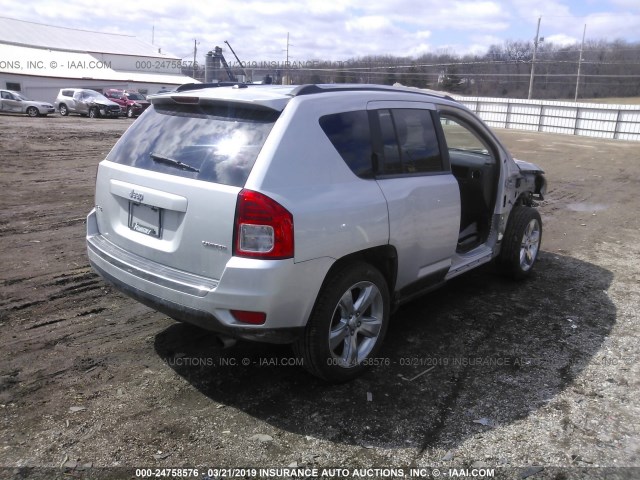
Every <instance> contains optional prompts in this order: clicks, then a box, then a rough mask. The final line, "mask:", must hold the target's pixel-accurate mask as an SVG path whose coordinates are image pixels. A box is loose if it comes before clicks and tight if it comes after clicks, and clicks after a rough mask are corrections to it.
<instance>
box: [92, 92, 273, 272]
mask: <svg viewBox="0 0 640 480" xmlns="http://www.w3.org/2000/svg"><path fill="white" fill-rule="evenodd" d="M153 103H154V105H153V106H152V107H150V108H149V109H147V110H146V111H145V113H144V114H143V115H142V116H141V117H140V118H138V120H136V121H135V122H134V123H133V124H132V126H131V127H130V128H129V129H128V130H127V132H126V133H125V134H124V135H123V136H122V138H121V139H120V140H119V141H118V143H117V144H116V145H115V146H114V148H113V149H112V150H111V152H110V153H109V155H108V156H107V158H106V160H105V161H103V162H101V164H100V167H99V169H98V176H97V181H96V206H97V208H96V215H97V220H98V229H99V231H100V234H101V235H102V236H103V238H104V239H105V240H107V241H109V242H111V243H112V244H114V245H116V246H118V247H120V248H122V249H124V250H125V251H127V252H129V253H132V254H134V255H138V256H140V257H143V258H144V259H147V260H150V261H152V262H155V263H157V264H159V265H161V266H166V267H171V268H174V269H178V270H181V271H185V272H189V273H193V274H196V275H201V276H205V277H208V278H216V279H219V278H220V277H221V275H222V272H223V270H224V267H225V265H226V263H227V261H228V260H229V258H230V257H231V255H232V243H233V233H234V232H233V224H234V216H235V207H236V201H237V196H238V192H239V191H240V190H241V189H242V187H243V186H244V184H245V182H246V180H247V177H248V175H249V173H250V172H251V169H252V167H253V165H254V163H255V161H256V158H257V156H258V154H259V152H260V149H261V148H262V146H263V144H264V142H265V140H266V138H267V136H268V135H269V133H270V131H271V129H272V127H273V125H274V123H275V121H276V120H277V118H278V116H279V113H280V112H279V111H278V110H275V109H272V108H267V107H265V106H264V105H259V104H252V103H238V102H232V101H228V100H225V101H214V100H202V99H199V98H198V97H194V96H190V97H185V96H180V95H178V96H173V97H165V98H159V99H154V101H153Z"/></svg>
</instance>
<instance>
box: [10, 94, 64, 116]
mask: <svg viewBox="0 0 640 480" xmlns="http://www.w3.org/2000/svg"><path fill="white" fill-rule="evenodd" d="M55 111H56V110H55V108H54V107H53V105H51V104H50V103H47V102H42V101H40V100H29V99H28V98H27V97H25V96H24V95H23V94H22V93H20V92H14V91H13V90H0V112H13V113H26V114H27V115H29V116H30V117H39V116H41V115H42V116H46V115H47V114H49V113H54V112H55Z"/></svg>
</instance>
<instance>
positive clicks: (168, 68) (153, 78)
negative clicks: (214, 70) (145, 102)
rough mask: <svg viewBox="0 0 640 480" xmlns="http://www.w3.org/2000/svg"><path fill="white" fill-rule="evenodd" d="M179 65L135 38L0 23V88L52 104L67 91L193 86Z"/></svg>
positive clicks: (146, 90)
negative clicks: (75, 89)
mask: <svg viewBox="0 0 640 480" xmlns="http://www.w3.org/2000/svg"><path fill="white" fill-rule="evenodd" d="M182 63H183V62H182V60H181V59H180V58H178V57H176V56H175V55H171V54H168V53H166V52H162V51H161V49H160V48H158V47H156V46H154V45H151V44H149V43H146V42H143V41H142V40H139V39H138V38H136V37H133V36H129V35H119V34H113V33H101V32H91V31H87V30H76V29H72V28H64V27H57V26H53V25H43V24H39V23H32V22H25V21H22V20H15V19H11V18H6V17H0V88H6V89H9V90H17V91H20V92H22V93H24V94H25V95H26V96H27V97H30V98H34V99H38V100H44V101H48V102H51V103H53V101H54V100H55V98H56V96H57V94H58V91H59V90H60V89H61V88H65V87H69V88H71V87H76V88H90V89H93V90H98V91H102V90H104V89H106V88H127V89H135V90H138V91H140V92H141V93H145V94H151V93H156V92H157V91H158V90H161V89H162V88H174V87H175V86H176V85H182V84H184V83H194V82H197V81H196V80H194V79H193V78H191V77H187V76H185V75H183V74H182V73H181V67H182Z"/></svg>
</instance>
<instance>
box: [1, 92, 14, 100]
mask: <svg viewBox="0 0 640 480" xmlns="http://www.w3.org/2000/svg"><path fill="white" fill-rule="evenodd" d="M2 98H4V99H5V100H13V97H12V96H11V94H10V93H9V92H2Z"/></svg>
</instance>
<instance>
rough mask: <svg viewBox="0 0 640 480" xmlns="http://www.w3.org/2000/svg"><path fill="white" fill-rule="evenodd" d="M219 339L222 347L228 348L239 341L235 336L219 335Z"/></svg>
mask: <svg viewBox="0 0 640 480" xmlns="http://www.w3.org/2000/svg"><path fill="white" fill-rule="evenodd" d="M217 338H218V341H219V342H220V345H221V346H222V348H224V349H227V348H231V347H233V346H234V345H235V344H236V343H238V341H237V340H236V339H235V338H231V337H225V336H224V335H218V337H217Z"/></svg>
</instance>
